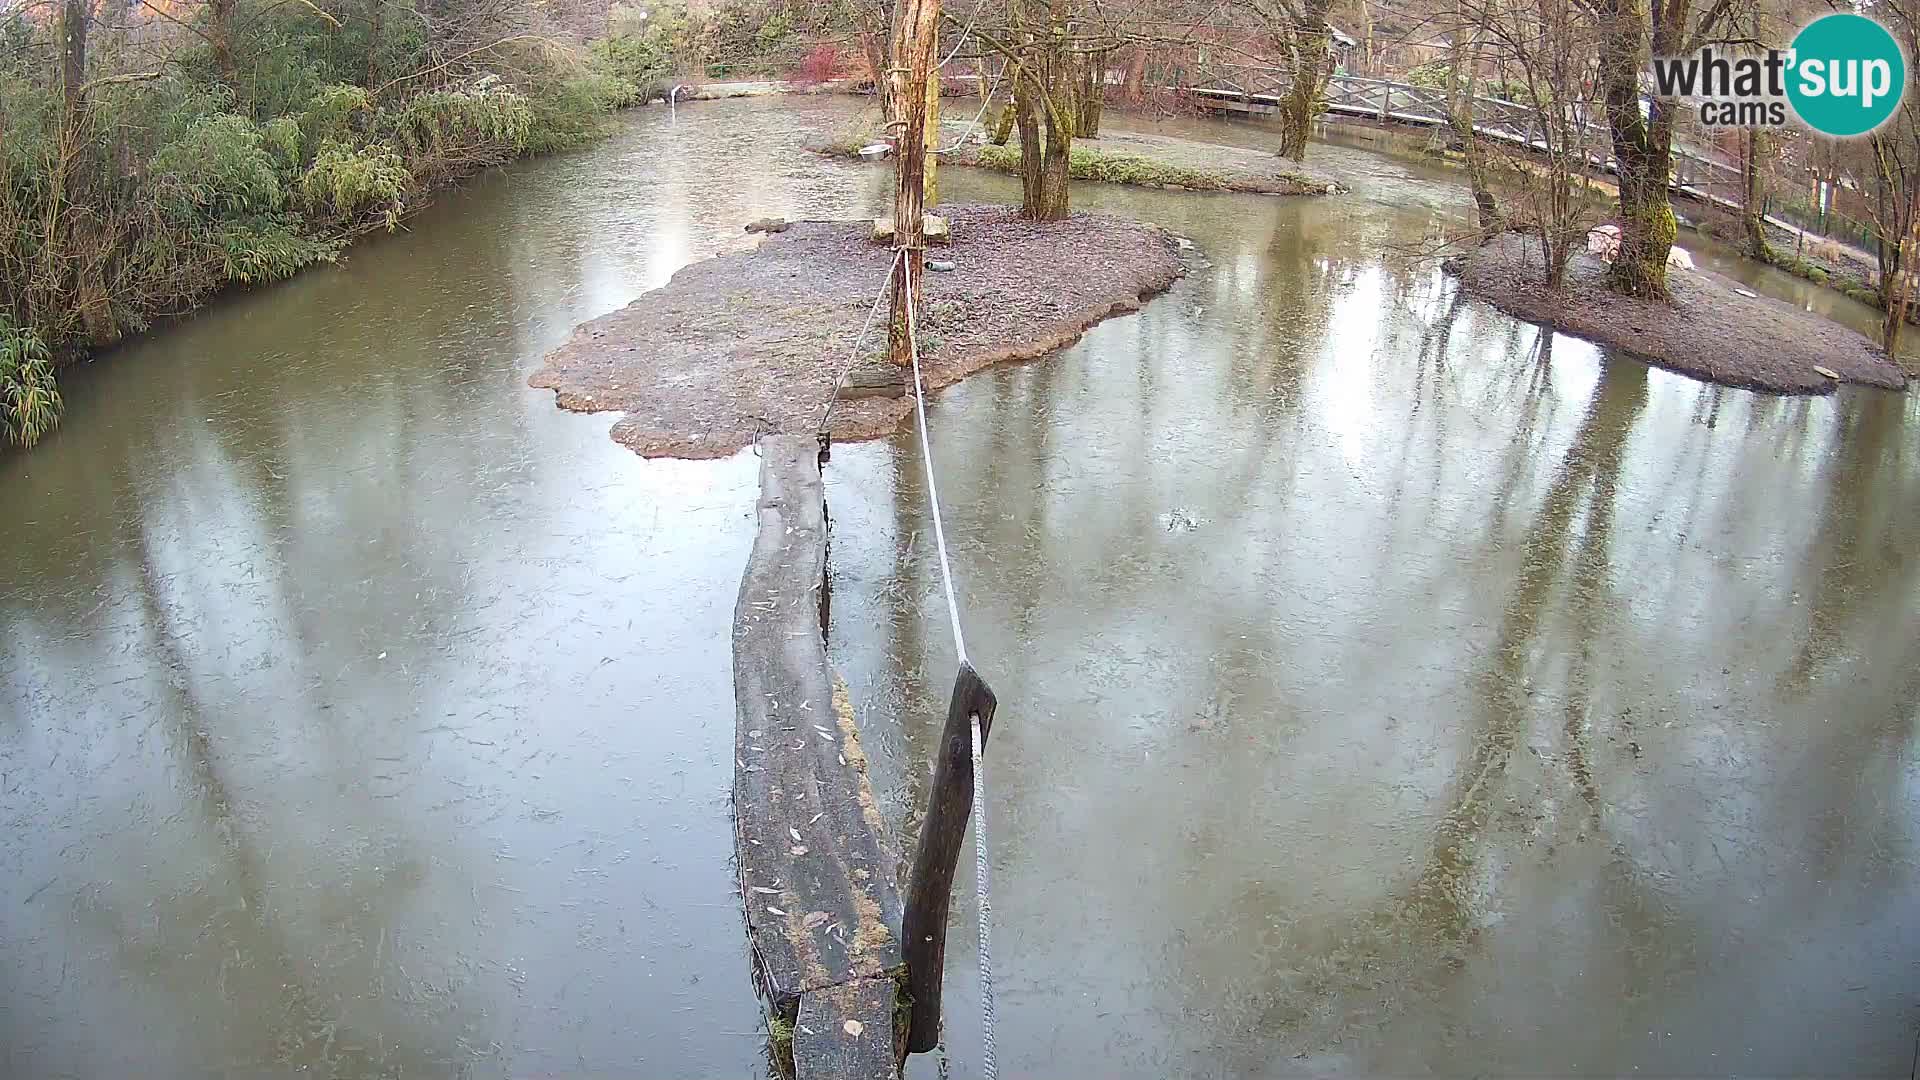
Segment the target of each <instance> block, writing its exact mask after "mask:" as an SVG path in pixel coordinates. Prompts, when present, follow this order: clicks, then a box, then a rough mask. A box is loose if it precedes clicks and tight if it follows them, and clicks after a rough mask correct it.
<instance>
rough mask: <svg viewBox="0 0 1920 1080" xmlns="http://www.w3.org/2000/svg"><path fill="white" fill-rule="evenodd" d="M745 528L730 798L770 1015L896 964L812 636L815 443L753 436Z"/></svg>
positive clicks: (876, 834) (882, 974)
mask: <svg viewBox="0 0 1920 1080" xmlns="http://www.w3.org/2000/svg"><path fill="white" fill-rule="evenodd" d="M758 449H759V452H760V500H759V504H758V510H757V513H758V532H757V533H756V534H755V537H754V542H753V553H752V555H751V556H750V557H749V559H748V562H747V569H746V573H745V575H744V576H743V577H742V579H741V582H740V597H739V601H738V603H737V604H736V605H735V608H734V628H733V685H734V698H735V723H736V730H735V733H734V783H733V804H734V820H735V838H736V843H735V847H736V850H737V853H738V856H739V862H740V893H741V897H742V898H743V900H744V902H745V907H746V914H747V930H748V935H749V938H750V941H751V944H752V950H753V957H754V966H755V976H756V979H757V981H758V982H759V985H760V987H761V989H762V990H763V992H764V993H765V995H766V997H767V1000H768V1002H769V1003H770V1005H771V1007H772V1011H773V1012H774V1014H775V1015H777V1016H780V1017H782V1018H791V1017H792V1016H793V1015H794V1014H795V1011H796V1010H797V1008H798V1006H799V1002H800V998H801V996H802V995H804V994H806V993H808V992H810V991H814V990H819V989H823V988H826V987H830V986H836V985H840V984H844V983H849V982H852V981H854V980H856V979H881V980H886V979H891V978H893V977H895V976H897V975H898V974H899V973H900V971H901V968H902V966H903V964H904V960H903V957H902V954H901V950H900V932H899V927H900V918H901V904H900V896H899V891H898V889H897V888H896V886H895V884H894V873H895V866H896V865H897V860H896V856H895V855H894V851H893V848H892V846H891V845H890V844H889V843H888V841H887V839H886V837H887V828H886V823H885V822H884V821H883V820H882V819H881V817H880V811H879V807H878V805H877V804H876V803H875V802H874V798H873V791H872V788H871V786H870V784H869V783H868V780H867V774H866V758H865V756H864V755H863V754H862V753H861V750H860V742H859V735H858V731H857V729H856V727H855V725H854V718H853V710H852V708H851V707H850V706H849V705H848V704H847V701H846V697H845V694H844V692H842V691H839V688H838V687H836V685H835V680H834V679H833V676H832V673H831V671H830V669H829V668H828V665H827V653H826V645H825V642H824V640H823V639H822V636H821V623H822V619H823V617H824V610H825V607H824V597H825V595H826V590H825V574H826V559H827V521H826V503H825V496H824V490H823V487H822V484H821V479H820V464H819V452H820V447H819V443H818V442H817V441H816V440H815V439H814V438H813V437H812V436H808V435H776V436H770V437H768V438H766V439H763V440H761V442H760V443H759V447H758Z"/></svg>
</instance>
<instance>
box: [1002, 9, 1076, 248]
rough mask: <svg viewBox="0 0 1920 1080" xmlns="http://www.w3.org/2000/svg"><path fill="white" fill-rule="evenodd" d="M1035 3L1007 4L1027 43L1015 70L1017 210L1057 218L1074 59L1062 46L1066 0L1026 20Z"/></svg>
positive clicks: (1070, 123)
mask: <svg viewBox="0 0 1920 1080" xmlns="http://www.w3.org/2000/svg"><path fill="white" fill-rule="evenodd" d="M1037 6H1038V5H1037V4H1031V3H1024V2H1018V0H1016V2H1015V3H1013V4H1010V5H1009V21H1010V22H1011V23H1012V24H1013V25H1014V26H1015V27H1016V33H1017V35H1018V36H1019V37H1020V38H1021V39H1022V40H1023V41H1024V42H1025V43H1026V44H1027V45H1028V46H1030V47H1029V48H1027V49H1026V50H1025V51H1024V54H1023V57H1022V60H1021V62H1020V63H1019V64H1018V66H1017V68H1016V70H1015V73H1014V74H1015V77H1014V84H1013V102H1014V120H1015V124H1016V125H1017V126H1018V127H1019V129H1020V216H1021V217H1024V218H1029V219H1031V220H1033V221H1060V220H1062V219H1064V218H1065V217H1066V216H1067V214H1068V211H1069V191H1068V188H1067V180H1068V173H1069V167H1070V163H1071V157H1070V155H1071V154H1072V151H1073V128H1074V124H1075V122H1076V119H1077V118H1076V116H1075V115H1074V92H1073V85H1074V81H1075V76H1076V68H1077V66H1078V65H1076V64H1075V63H1074V62H1073V60H1072V58H1071V57H1070V55H1069V53H1068V51H1067V40H1068V35H1067V29H1068V27H1067V23H1068V17H1069V15H1070V14H1071V9H1072V4H1071V0H1050V2H1049V3H1048V5H1047V8H1046V22H1045V24H1044V25H1038V26H1036V25H1033V24H1032V23H1031V22H1030V21H1029V20H1031V19H1032V17H1033V15H1034V14H1035V12H1034V10H1033V9H1034V8H1035V7H1037Z"/></svg>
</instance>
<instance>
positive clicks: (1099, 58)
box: [1073, 51, 1107, 139]
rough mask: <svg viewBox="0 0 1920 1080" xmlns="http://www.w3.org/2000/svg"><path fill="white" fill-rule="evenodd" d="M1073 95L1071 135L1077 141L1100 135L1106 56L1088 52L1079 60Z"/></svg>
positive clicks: (1105, 87)
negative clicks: (1077, 76) (1076, 83)
mask: <svg viewBox="0 0 1920 1080" xmlns="http://www.w3.org/2000/svg"><path fill="white" fill-rule="evenodd" d="M1078 74H1079V78H1078V80H1076V81H1077V82H1078V84H1079V85H1078V86H1077V87H1076V91H1077V92H1076V93H1075V95H1074V103H1073V104H1074V114H1075V115H1074V124H1073V134H1074V137H1075V138H1079V139H1093V138H1098V137H1099V135H1100V109H1101V106H1103V105H1105V104H1106V92H1107V54H1106V53H1104V52H1098V51H1096V52H1089V53H1087V54H1086V55H1085V56H1084V57H1082V58H1081V62H1080V70H1079V72H1078Z"/></svg>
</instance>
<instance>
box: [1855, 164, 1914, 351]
mask: <svg viewBox="0 0 1920 1080" xmlns="http://www.w3.org/2000/svg"><path fill="white" fill-rule="evenodd" d="M1917 136H1920V133H1917ZM1899 138H1900V136H1899V135H1897V134H1889V133H1887V132H1885V131H1881V132H1877V133H1875V134H1873V135H1869V136H1868V137H1867V140H1868V141H1867V145H1868V147H1869V148H1870V149H1871V151H1872V154H1873V160H1874V189H1875V190H1874V204H1873V218H1874V221H1873V225H1874V233H1875V238H1876V239H1877V240H1878V241H1879V243H1878V244H1877V245H1876V246H1877V247H1878V248H1879V259H1878V262H1879V264H1880V308H1881V319H1880V344H1881V347H1883V348H1885V349H1886V350H1887V355H1888V356H1889V357H1898V356H1899V355H1900V336H1901V333H1902V332H1903V330H1904V328H1905V326H1906V322H1907V308H1908V305H1909V304H1910V303H1911V302H1912V298H1913V289H1914V281H1913V279H1914V278H1915V277H1916V276H1920V275H1917V273H1916V272H1920V266H1917V265H1916V259H1917V258H1920V192H1916V191H1914V190H1912V187H1911V185H1910V184H1909V183H1908V174H1907V168H1906V163H1905V161H1904V160H1903V158H1902V156H1901V154H1900V149H1899V147H1898V145H1897V144H1896V141H1897V140H1898V139H1899Z"/></svg>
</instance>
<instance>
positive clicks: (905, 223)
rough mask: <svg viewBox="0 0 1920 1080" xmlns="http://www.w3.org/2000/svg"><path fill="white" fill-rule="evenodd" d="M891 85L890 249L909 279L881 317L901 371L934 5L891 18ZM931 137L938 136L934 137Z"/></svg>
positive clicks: (922, 191)
mask: <svg viewBox="0 0 1920 1080" xmlns="http://www.w3.org/2000/svg"><path fill="white" fill-rule="evenodd" d="M897 18H898V20H899V25H898V27H897V28H896V31H895V33H896V37H895V42H896V45H897V47H896V48H895V49H894V58H893V62H894V65H895V66H894V69H893V71H892V73H891V77H892V79H893V90H894V100H895V101H896V102H898V103H899V108H900V133H899V136H898V138H897V139H896V140H895V142H894V155H893V160H894V182H893V222H894V246H895V247H897V248H905V249H906V252H907V266H909V267H911V268H912V273H905V272H902V273H899V274H896V275H894V279H893V292H892V296H891V299H890V301H889V309H888V316H887V358H888V359H890V360H892V361H893V362H894V363H896V364H899V365H901V366H902V367H905V366H906V365H907V364H908V363H909V362H910V360H911V357H910V352H909V348H908V342H907V311H908V308H909V307H911V306H913V305H916V304H918V303H919V302H920V260H921V258H922V256H921V251H922V250H923V249H924V248H925V247H926V241H925V240H924V239H923V238H922V235H921V228H922V223H921V218H922V215H923V214H924V213H925V208H926V194H927V192H926V169H927V136H928V132H927V104H928V99H929V97H930V96H931V95H930V91H929V90H928V84H927V80H929V79H931V78H934V77H935V69H934V57H933V54H934V52H935V46H936V42H937V37H938V30H939V25H940V0H900V3H899V10H898V13H897ZM935 135H936V137H937V135H938V132H937V131H936V132H935Z"/></svg>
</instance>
